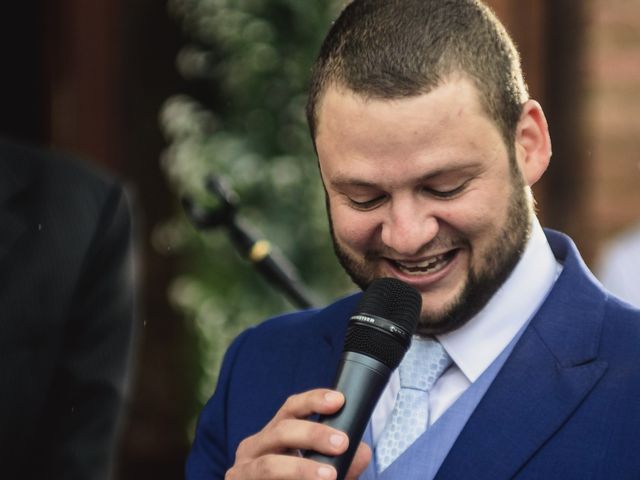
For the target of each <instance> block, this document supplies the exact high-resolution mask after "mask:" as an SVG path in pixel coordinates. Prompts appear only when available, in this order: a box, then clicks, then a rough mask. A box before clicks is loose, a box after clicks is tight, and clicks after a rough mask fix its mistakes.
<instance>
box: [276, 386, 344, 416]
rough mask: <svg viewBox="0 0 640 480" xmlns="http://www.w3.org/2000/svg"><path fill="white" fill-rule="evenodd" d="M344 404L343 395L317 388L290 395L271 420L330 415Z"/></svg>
mask: <svg viewBox="0 0 640 480" xmlns="http://www.w3.org/2000/svg"><path fill="white" fill-rule="evenodd" d="M342 405H344V395H343V394H342V393H340V392H336V391H335V390H328V389H326V388H319V389H315V390H309V391H307V392H304V393H299V394H297V395H291V396H290V397H289V398H288V399H287V401H286V402H285V403H284V405H282V407H280V410H278V412H277V413H276V415H275V416H274V417H273V420H272V421H279V420H282V419H284V418H306V417H309V416H310V415H314V414H317V413H319V414H321V415H330V414H332V413H335V412H337V411H338V410H339V409H340V408H341V407H342Z"/></svg>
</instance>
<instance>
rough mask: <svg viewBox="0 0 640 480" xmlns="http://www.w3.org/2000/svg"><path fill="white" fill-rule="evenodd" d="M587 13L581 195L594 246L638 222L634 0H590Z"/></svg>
mask: <svg viewBox="0 0 640 480" xmlns="http://www.w3.org/2000/svg"><path fill="white" fill-rule="evenodd" d="M588 13H589V15H588V17H589V26H588V29H587V48H586V49H585V58H584V62H585V66H584V68H585V75H586V98H585V107H586V108H585V109H584V111H585V114H586V118H585V127H586V129H587V133H588V135H587V138H588V145H586V147H587V148H588V149H589V157H588V162H587V168H588V169H589V172H588V176H587V179H588V180H587V187H588V188H587V190H586V191H587V195H586V196H585V198H584V201H585V202H587V206H588V210H589V211H590V212H591V213H592V217H591V218H590V219H589V222H588V223H589V225H588V231H590V234H591V236H592V238H591V241H592V242H594V244H595V246H596V247H597V248H596V251H597V250H598V249H601V248H602V247H603V246H604V245H605V244H606V241H607V240H608V239H610V238H612V237H613V236H614V235H616V234H618V233H620V232H622V231H624V230H625V229H627V228H629V227H630V226H631V225H632V224H634V223H635V222H640V2H638V1H637V0H591V1H590V2H589V12H588Z"/></svg>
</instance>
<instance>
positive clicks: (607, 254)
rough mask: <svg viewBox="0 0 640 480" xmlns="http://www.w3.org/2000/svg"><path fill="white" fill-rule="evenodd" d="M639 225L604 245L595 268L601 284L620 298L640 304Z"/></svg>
mask: <svg viewBox="0 0 640 480" xmlns="http://www.w3.org/2000/svg"><path fill="white" fill-rule="evenodd" d="M638 267H640V225H635V226H634V227H633V228H630V229H629V230H628V231H625V232H624V233H622V234H620V235H618V236H616V237H615V238H614V239H613V240H611V241H610V243H609V244H608V245H606V247H605V249H604V251H603V252H602V254H601V256H600V259H599V261H598V265H597V268H596V270H595V271H596V275H597V277H598V279H599V280H600V281H601V282H602V284H603V285H604V286H605V287H606V288H607V289H608V290H610V291H611V292H613V293H614V294H615V295H617V296H618V297H620V298H621V299H623V300H625V301H627V302H629V303H630V304H632V305H635V306H637V307H638V306H640V278H638V275H640V269H639V268H638Z"/></svg>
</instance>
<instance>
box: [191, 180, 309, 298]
mask: <svg viewBox="0 0 640 480" xmlns="http://www.w3.org/2000/svg"><path fill="white" fill-rule="evenodd" d="M205 186H206V188H207V191H208V192H210V193H212V194H213V195H215V196H216V197H217V199H218V200H219V202H220V206H219V207H218V208H217V209H215V210H210V209H205V208H202V207H201V206H199V205H197V204H196V203H194V202H193V200H192V199H191V198H190V197H187V196H185V197H182V199H181V202H182V206H183V208H184V209H185V211H186V213H187V215H188V216H189V218H190V220H191V223H193V225H194V226H195V227H196V228H198V229H199V230H208V229H211V228H216V227H220V226H223V227H226V228H227V229H228V231H229V236H230V237H231V241H232V243H233V245H234V246H235V247H236V249H237V250H238V252H239V253H240V254H241V255H242V256H243V257H244V258H246V259H247V260H249V262H250V263H251V264H252V265H253V266H254V267H255V269H256V270H257V271H258V272H260V274H261V275H262V276H263V277H264V278H265V279H266V280H267V282H268V283H269V284H270V285H273V286H275V287H277V288H279V289H280V290H282V292H283V293H284V294H285V295H286V296H287V298H288V299H289V301H290V302H291V303H292V304H293V305H294V306H295V307H297V308H310V307H313V305H314V302H313V301H312V300H311V297H310V295H309V294H308V293H307V292H306V289H305V288H304V286H303V285H302V282H301V281H300V280H299V278H298V275H297V273H296V271H295V268H294V267H293V266H292V265H291V264H290V263H289V262H288V261H287V260H286V259H285V258H283V257H282V256H280V255H277V254H276V253H275V252H273V251H272V248H271V244H270V243H269V242H268V241H267V240H265V239H263V238H259V236H258V235H257V234H255V233H254V232H252V231H251V228H250V227H249V226H248V225H246V224H245V223H244V222H242V221H241V220H239V219H238V218H236V212H237V204H238V196H237V195H236V193H235V192H234V191H233V190H231V189H230V188H229V187H228V186H227V185H225V184H224V183H223V182H222V181H221V179H220V178H218V177H215V176H211V177H209V178H207V180H206V183H205Z"/></svg>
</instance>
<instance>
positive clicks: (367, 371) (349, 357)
mask: <svg viewBox="0 0 640 480" xmlns="http://www.w3.org/2000/svg"><path fill="white" fill-rule="evenodd" d="M391 372H392V370H391V369H390V368H389V367H387V366H386V365H385V364H383V363H382V362H380V361H378V360H375V359H373V358H371V357H369V356H367V355H363V354H361V353H357V352H344V353H343V354H342V359H341V361H340V367H339V368H338V373H337V375H336V384H335V387H334V389H335V390H337V391H339V392H342V393H343V394H344V397H345V404H344V405H343V407H342V408H341V409H340V410H339V411H338V412H336V413H335V414H333V415H328V416H321V417H320V420H319V422H320V423H323V424H325V425H329V426H330V427H333V428H336V429H338V430H341V431H343V432H345V433H346V434H347V435H348V436H349V448H348V449H347V451H346V452H345V453H343V454H342V455H339V456H336V457H331V456H327V455H322V454H320V453H317V452H314V451H307V452H306V453H305V454H304V456H305V457H306V458H310V459H312V460H316V461H318V462H323V463H327V464H329V465H333V466H334V467H335V469H336V470H337V472H338V480H342V479H344V477H345V475H346V474H347V471H348V470H349V467H350V466H351V462H352V460H353V457H354V455H355V453H356V450H357V449H358V445H359V444H360V441H361V440H362V436H363V435H364V431H365V429H366V428H367V424H368V422H369V418H371V414H372V413H373V409H374V408H375V406H376V403H378V399H379V398H380V395H381V394H382V391H383V390H384V388H385V386H386V385H387V382H388V381H389V377H390V376H391Z"/></svg>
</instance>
